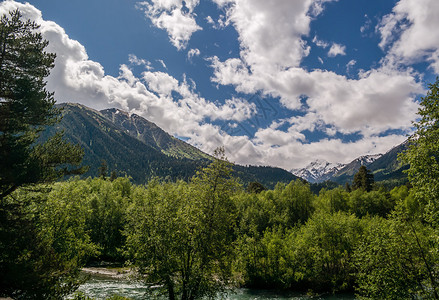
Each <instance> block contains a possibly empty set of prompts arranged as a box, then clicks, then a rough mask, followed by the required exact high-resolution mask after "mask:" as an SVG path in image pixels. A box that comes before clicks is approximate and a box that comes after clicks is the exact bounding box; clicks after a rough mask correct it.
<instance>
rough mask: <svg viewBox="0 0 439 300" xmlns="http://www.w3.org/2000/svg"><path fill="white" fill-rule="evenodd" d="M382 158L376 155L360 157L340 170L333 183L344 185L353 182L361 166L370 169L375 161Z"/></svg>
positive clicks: (332, 179) (332, 178) (334, 176)
mask: <svg viewBox="0 0 439 300" xmlns="http://www.w3.org/2000/svg"><path fill="white" fill-rule="evenodd" d="M380 157H382V154H374V155H363V156H360V157H358V158H356V159H354V160H353V161H351V162H350V163H348V164H346V165H345V166H344V167H343V168H341V169H340V170H338V171H337V172H336V173H335V174H334V175H333V176H332V177H331V178H330V180H331V181H334V182H337V183H340V184H344V183H346V182H352V179H353V178H354V175H355V173H357V172H358V170H359V169H360V167H361V166H366V167H367V168H368V169H370V168H369V165H370V164H372V163H373V162H374V161H376V160H378V159H379V158H380Z"/></svg>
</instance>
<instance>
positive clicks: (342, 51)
mask: <svg viewBox="0 0 439 300" xmlns="http://www.w3.org/2000/svg"><path fill="white" fill-rule="evenodd" d="M337 55H346V46H344V45H340V44H337V43H332V45H331V48H329V51H328V56H329V57H335V56H337Z"/></svg>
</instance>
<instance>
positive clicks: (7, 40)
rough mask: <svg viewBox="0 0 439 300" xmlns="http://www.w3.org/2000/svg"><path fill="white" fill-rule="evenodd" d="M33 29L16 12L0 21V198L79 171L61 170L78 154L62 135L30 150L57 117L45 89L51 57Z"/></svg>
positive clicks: (50, 96) (46, 43)
mask: <svg viewBox="0 0 439 300" xmlns="http://www.w3.org/2000/svg"><path fill="white" fill-rule="evenodd" d="M37 29H38V25H37V24H36V23H34V22H31V21H22V20H21V14H20V12H19V11H18V10H15V11H13V12H10V13H9V15H3V16H2V17H1V19H0V31H1V36H0V98H1V99H2V100H1V102H0V157H1V159H0V198H3V197H5V196H7V195H9V194H10V193H12V192H13V191H14V190H15V189H17V188H18V187H20V186H22V185H26V184H32V183H39V182H48V181H51V180H53V179H54V178H55V177H56V178H57V177H58V176H59V175H63V174H65V173H70V171H80V170H81V169H77V170H70V171H69V169H68V168H67V167H64V166H63V165H64V164H67V163H68V164H73V165H78V164H79V163H80V161H81V158H82V151H81V150H80V149H79V148H77V147H75V146H71V145H68V144H66V143H64V142H62V140H61V134H58V135H55V136H54V137H53V138H51V139H49V140H48V141H47V142H46V143H45V144H44V145H38V146H35V141H36V139H37V137H38V133H39V132H40V131H41V130H42V129H43V127H44V126H46V125H52V124H54V123H55V122H56V121H57V119H58V114H59V111H58V110H57V109H55V108H54V103H55V100H54V99H53V94H52V93H49V92H48V91H47V90H46V89H45V86H46V82H45V77H47V76H48V75H49V73H50V70H51V68H52V67H53V66H54V65H53V63H54V60H55V55H54V54H51V53H46V52H45V51H44V49H45V48H46V46H47V45H48V42H47V41H45V40H44V39H43V38H42V36H41V34H40V33H37ZM59 166H61V167H62V168H58V167H59ZM64 171H65V172H64Z"/></svg>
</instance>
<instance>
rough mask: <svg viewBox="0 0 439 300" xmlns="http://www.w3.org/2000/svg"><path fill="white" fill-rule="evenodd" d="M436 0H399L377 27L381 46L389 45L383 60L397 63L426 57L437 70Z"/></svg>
mask: <svg viewBox="0 0 439 300" xmlns="http://www.w3.org/2000/svg"><path fill="white" fill-rule="evenodd" d="M438 15H439V1H437V0H400V1H399V2H398V3H397V4H396V5H395V7H394V8H393V10H392V13H390V14H388V15H386V16H385V17H384V18H383V19H382V20H381V23H380V24H379V25H378V26H377V30H378V32H379V33H380V35H381V42H380V44H379V45H380V47H381V48H382V49H388V53H387V55H386V58H385V59H384V63H386V64H388V65H390V66H395V67H398V66H400V65H401V64H402V65H410V64H412V63H416V62H420V61H425V60H426V61H429V62H430V63H431V65H430V66H431V68H432V69H433V70H434V71H435V72H436V74H439V56H438V49H439V18H438Z"/></svg>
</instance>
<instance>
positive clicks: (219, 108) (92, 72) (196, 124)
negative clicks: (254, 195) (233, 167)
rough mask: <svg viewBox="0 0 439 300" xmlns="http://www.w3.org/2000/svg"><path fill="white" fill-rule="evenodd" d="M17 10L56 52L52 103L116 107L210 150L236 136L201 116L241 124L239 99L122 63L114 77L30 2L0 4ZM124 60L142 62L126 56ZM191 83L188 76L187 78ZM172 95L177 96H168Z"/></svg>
mask: <svg viewBox="0 0 439 300" xmlns="http://www.w3.org/2000/svg"><path fill="white" fill-rule="evenodd" d="M15 8H19V9H20V10H21V11H22V12H23V13H24V14H25V17H26V18H30V19H32V20H35V21H36V22H37V23H38V24H40V25H41V28H40V31H41V33H42V35H43V37H44V38H45V39H47V40H48V41H49V46H48V48H47V50H48V51H49V52H54V53H56V54H57V58H56V61H55V67H54V69H53V70H52V73H51V75H50V76H49V77H48V78H47V82H48V84H47V88H48V90H50V91H55V99H56V100H57V101H58V102H78V103H82V104H85V105H87V106H89V107H93V108H95V109H103V108H108V107H118V108H122V109H124V110H126V111H129V112H131V113H137V114H139V115H141V116H144V117H145V118H147V119H148V120H150V121H152V122H154V123H156V124H157V125H158V126H160V127H161V128H163V129H164V130H166V131H167V132H169V133H171V134H176V135H179V136H185V137H188V138H189V139H190V142H192V143H193V144H199V145H201V146H202V149H204V150H208V151H210V150H213V149H214V148H216V147H218V146H219V145H223V144H225V142H226V140H227V141H231V145H232V146H233V145H235V144H236V142H233V141H234V140H235V139H239V140H242V138H241V137H239V138H234V137H230V136H228V135H227V134H224V133H222V132H221V131H220V128H218V127H217V126H214V125H211V124H208V123H205V122H206V120H228V121H234V122H241V121H243V120H245V119H247V118H250V117H251V116H252V115H253V114H254V113H255V109H256V108H255V105H254V104H250V103H248V102H247V101H245V100H242V99H239V98H232V99H229V100H226V101H225V103H224V104H222V105H220V104H215V103H213V102H210V101H208V100H206V99H204V98H203V97H201V96H200V95H199V94H198V93H196V92H195V91H193V90H192V87H191V85H190V84H189V83H188V82H187V79H186V78H185V77H184V78H183V80H182V81H179V80H177V79H175V78H174V77H172V76H170V75H169V74H166V73H163V72H150V71H147V72H144V73H143V74H142V77H141V78H138V77H136V76H135V75H134V74H133V72H132V71H131V70H130V68H129V67H128V66H127V65H121V66H120V73H119V76H118V77H113V76H108V75H105V72H104V68H103V67H102V66H101V65H100V64H99V63H97V62H94V61H91V60H89V59H88V56H87V53H86V51H85V48H84V47H83V46H82V45H81V44H80V43H79V42H77V41H74V40H72V39H70V38H69V36H68V35H67V34H66V32H65V31H64V30H63V29H62V28H61V27H60V26H59V25H57V24H56V23H54V22H51V21H45V20H44V19H43V18H42V16H41V12H40V11H39V10H37V9H36V8H35V7H33V6H32V5H30V4H28V3H26V4H21V3H17V2H13V1H6V2H2V3H0V13H4V12H7V11H9V10H13V9H15ZM130 61H131V62H132V63H134V64H136V63H142V64H143V63H146V61H144V60H142V59H139V58H137V57H135V56H134V55H132V56H130ZM189 81H191V80H189ZM174 95H177V99H176V98H175V97H173V96H174Z"/></svg>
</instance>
